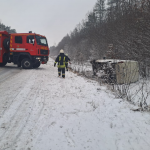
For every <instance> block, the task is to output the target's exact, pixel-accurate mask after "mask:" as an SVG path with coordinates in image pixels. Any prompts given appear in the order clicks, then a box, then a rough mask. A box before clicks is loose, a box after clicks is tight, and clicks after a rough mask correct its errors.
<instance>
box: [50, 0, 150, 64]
mask: <svg viewBox="0 0 150 150" xmlns="http://www.w3.org/2000/svg"><path fill="white" fill-rule="evenodd" d="M60 49H64V50H65V53H68V55H69V56H70V58H71V59H72V60H74V61H80V60H82V61H86V60H91V59H97V58H99V59H100V58H103V57H104V56H105V57H106V58H118V59H132V60H138V61H144V62H145V61H146V62H147V60H149V58H150V0H97V2H96V4H95V6H94V8H93V11H91V12H89V13H88V14H87V16H86V18H85V19H84V20H83V21H82V22H81V23H79V24H78V25H77V26H76V27H75V29H74V30H73V31H72V32H71V33H70V34H67V35H66V36H64V37H63V39H62V40H61V41H60V42H59V43H58V45H57V46H52V47H50V51H51V55H57V54H58V53H59V50H60Z"/></svg>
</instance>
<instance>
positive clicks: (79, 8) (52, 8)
mask: <svg viewBox="0 0 150 150" xmlns="http://www.w3.org/2000/svg"><path fill="white" fill-rule="evenodd" d="M96 1H97V0H0V21H1V22H2V23H4V24H5V25H7V26H11V28H12V29H16V31H17V32H18V33H26V32H28V31H33V32H35V33H38V34H41V35H45V36H46V37H47V39H48V43H49V46H52V45H54V44H58V42H60V40H61V39H62V38H63V37H64V36H65V35H67V33H70V31H72V30H73V29H74V28H75V27H76V25H77V24H78V23H79V22H81V21H82V19H85V16H86V14H87V13H88V12H89V11H91V10H92V9H93V7H94V5H95V3H96Z"/></svg>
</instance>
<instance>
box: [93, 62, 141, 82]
mask: <svg viewBox="0 0 150 150" xmlns="http://www.w3.org/2000/svg"><path fill="white" fill-rule="evenodd" d="M91 64H92V68H93V74H94V75H97V73H98V72H100V71H103V72H104V74H105V75H103V76H101V77H102V78H105V79H106V80H107V82H114V83H117V84H129V83H133V82H136V81H138V80H139V65H138V62H137V61H133V60H118V59H100V60H93V61H91Z"/></svg>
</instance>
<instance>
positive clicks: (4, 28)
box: [0, 22, 16, 33]
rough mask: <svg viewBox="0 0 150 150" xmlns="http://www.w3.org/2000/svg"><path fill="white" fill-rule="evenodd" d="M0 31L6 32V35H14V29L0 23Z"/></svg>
mask: <svg viewBox="0 0 150 150" xmlns="http://www.w3.org/2000/svg"><path fill="white" fill-rule="evenodd" d="M0 31H7V32H8V33H16V30H15V29H11V27H10V26H6V25H4V24H3V23H1V22H0Z"/></svg>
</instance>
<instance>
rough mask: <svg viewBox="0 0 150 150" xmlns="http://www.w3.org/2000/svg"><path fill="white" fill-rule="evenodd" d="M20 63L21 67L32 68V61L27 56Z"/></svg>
mask: <svg viewBox="0 0 150 150" xmlns="http://www.w3.org/2000/svg"><path fill="white" fill-rule="evenodd" d="M21 65H22V68H23V69H30V68H32V61H31V60H30V59H29V58H24V59H23V60H22V62H21Z"/></svg>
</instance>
